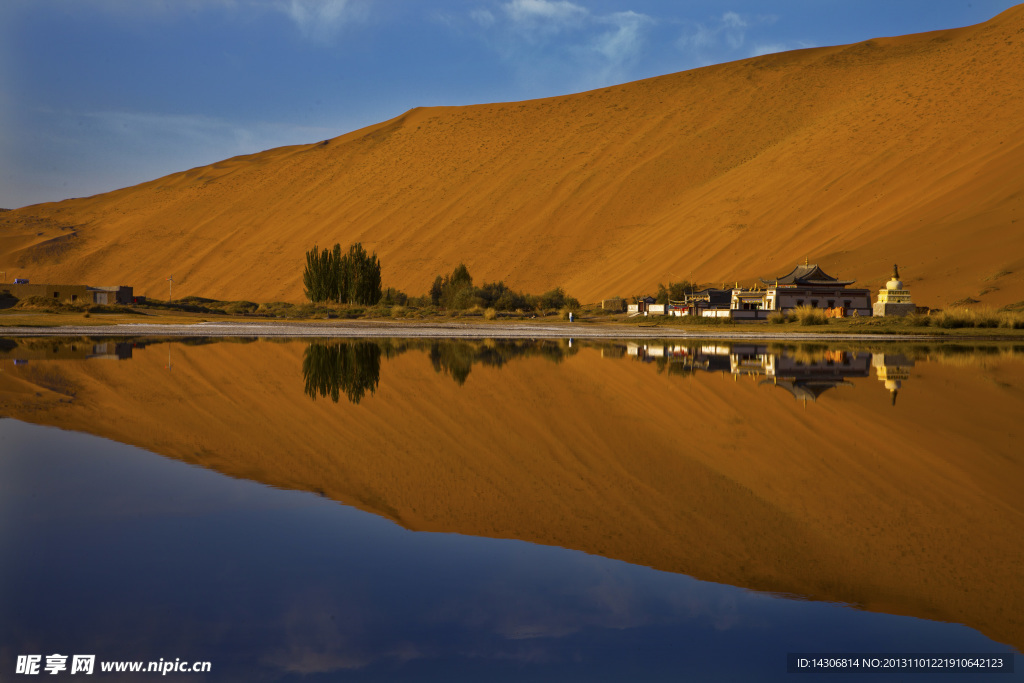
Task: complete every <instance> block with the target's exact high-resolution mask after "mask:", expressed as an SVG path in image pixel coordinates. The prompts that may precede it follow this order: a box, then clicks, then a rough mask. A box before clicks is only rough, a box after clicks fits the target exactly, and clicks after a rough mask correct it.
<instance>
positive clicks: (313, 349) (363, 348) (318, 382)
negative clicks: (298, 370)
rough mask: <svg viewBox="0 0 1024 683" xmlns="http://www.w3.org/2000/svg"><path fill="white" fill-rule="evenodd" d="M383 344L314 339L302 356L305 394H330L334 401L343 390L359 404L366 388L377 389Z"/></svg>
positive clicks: (310, 395)
mask: <svg viewBox="0 0 1024 683" xmlns="http://www.w3.org/2000/svg"><path fill="white" fill-rule="evenodd" d="M380 354H381V352H380V346H378V345H377V344H376V343H374V342H359V341H357V342H342V343H338V344H323V343H319V342H313V343H311V344H310V345H309V346H308V347H306V352H305V354H303V357H302V376H303V377H304V378H305V380H306V394H307V395H308V396H309V397H310V398H312V399H313V400H316V397H317V396H318V395H319V396H323V397H327V396H330V397H331V400H332V401H334V402H335V403H337V402H338V397H339V396H340V395H341V393H342V392H344V393H345V396H347V397H348V400H349V401H351V402H352V403H359V401H360V400H361V399H362V398H363V396H364V395H365V394H366V392H367V391H369V392H370V393H371V394H373V393H374V392H376V391H377V384H378V382H379V381H380Z"/></svg>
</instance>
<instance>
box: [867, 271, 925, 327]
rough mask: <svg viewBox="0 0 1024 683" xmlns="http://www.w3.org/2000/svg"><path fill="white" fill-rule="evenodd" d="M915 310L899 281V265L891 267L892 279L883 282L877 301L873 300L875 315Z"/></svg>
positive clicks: (906, 312)
mask: <svg viewBox="0 0 1024 683" xmlns="http://www.w3.org/2000/svg"><path fill="white" fill-rule="evenodd" d="M916 310H917V306H915V305H914V302H913V301H911V300H910V292H909V291H908V290H906V289H904V288H903V283H902V282H901V281H900V271H899V266H895V265H894V266H893V267H892V279H891V280H889V281H888V282H886V283H885V289H880V290H878V301H876V302H875V305H874V307H873V312H874V314H875V315H909V314H910V313H913V312H914V311H916Z"/></svg>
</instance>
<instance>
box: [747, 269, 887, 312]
mask: <svg viewBox="0 0 1024 683" xmlns="http://www.w3.org/2000/svg"><path fill="white" fill-rule="evenodd" d="M761 282H762V284H763V286H755V287H754V288H753V289H743V288H740V287H736V288H735V289H733V290H732V300H731V304H730V308H731V309H732V318H733V319H734V320H748V319H749V320H761V319H766V318H767V317H768V314H769V313H770V312H771V311H781V312H787V311H792V310H793V309H794V308H798V307H800V306H807V307H810V308H821V309H825V310H827V311H828V312H829V314H830V315H831V316H833V317H847V316H854V315H866V316H869V315H871V313H872V308H871V292H870V290H867V289H849V286H850V285H852V284H853V283H854V282H856V280H840V279H838V278H835V277H832V276H831V275H829V274H828V273H826V272H825V271H823V270H822V269H821V268H819V267H818V265H817V264H810V263H807V261H804V265H802V266H797V267H796V268H794V269H793V270H792V271H790V272H789V273H788V274H786V275H782V276H780V277H779V278H777V279H775V280H774V281H769V280H764V279H762V280H761Z"/></svg>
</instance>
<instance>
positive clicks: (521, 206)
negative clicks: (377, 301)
mask: <svg viewBox="0 0 1024 683" xmlns="http://www.w3.org/2000/svg"><path fill="white" fill-rule="evenodd" d="M1021 82H1024V7H1021V6H1018V7H1015V8H1012V9H1010V10H1008V11H1006V12H1004V13H1003V14H1001V15H999V16H997V17H995V18H994V19H992V20H990V21H989V22H986V23H984V24H980V25H977V26H971V27H966V28H959V29H953V30H948V31H938V32H932V33H926V34H919V35H912V36H905V37H898V38H881V39H875V40H869V41H866V42H863V43H858V44H854V45H847V46H837V47H825V48H816V49H808V50H800V51H795V52H787V53H782V54H774V55H767V56H763V57H758V58H754V59H748V60H743V61H738V62H732V63H728V64H722V65H716V66H710V67H706V68H702V69H696V70H692V71H686V72H682V73H677V74H671V75H667V76H662V77H658V78H652V79H647V80H643V81H638V82H635V83H629V84H625V85H620V86H615V87H609V88H603V89H600V90H595V91H591V92H585V93H580V94H574V95H567V96H563V97H555V98H548V99H542V100H535V101H528V102H510V103H496V104H485V105H476V106H466V107H434V108H421V109H414V110H411V111H409V112H406V113H405V114H403V115H401V116H399V117H397V118H395V119H393V120H391V121H386V122H382V123H380V124H377V125H375V126H370V127H368V128H365V129H362V130H359V131H355V132H352V133H348V134H346V135H342V136H340V137H337V138H334V139H331V140H325V141H321V142H316V143H313V144H309V145H299V146H293V147H285V148H279V149H273V150H268V151H266V152H261V153H258V154H252V155H248V156H241V157H236V158H232V159H227V160H224V161H221V162H218V163H215V164H211V165H209V166H205V167H200V168H195V169H191V170H189V171H185V172H183V173H178V174H174V175H170V176H167V177H165V178H160V179H158V180H154V181H152V182H148V183H143V184H141V185H138V186H135V187H130V188H125V189H122V190H118V191H115V192H111V193H107V194H103V195H97V196H95V197H89V198H84V199H73V200H67V201H63V202H58V203H53V204H43V205H37V206H31V207H25V208H22V209H18V210H15V211H10V212H4V213H3V214H2V215H0V262H2V263H3V264H5V269H6V270H7V271H8V273H9V274H10V273H12V272H15V271H16V273H17V275H20V276H27V277H30V278H31V279H32V280H34V281H36V282H47V281H49V282H87V283H90V284H102V285H112V284H131V285H133V286H134V287H135V288H136V292H137V293H140V294H145V295H148V296H164V295H165V294H166V291H167V284H166V281H165V278H166V277H168V276H169V275H173V276H174V278H175V292H176V293H178V294H180V295H187V294H194V295H200V296H212V297H216V298H221V299H248V300H263V301H270V300H290V301H298V300H300V299H301V298H302V285H301V277H300V274H301V269H302V264H303V254H304V252H305V250H306V249H308V248H309V247H310V246H311V245H313V244H314V243H317V244H320V245H321V246H323V245H330V244H333V243H334V242H341V243H342V244H348V243H351V242H354V241H361V242H362V243H363V244H364V245H365V246H366V247H367V248H369V249H371V250H375V251H376V252H377V253H378V254H379V256H380V258H381V261H382V263H383V267H384V272H383V275H384V279H385V282H386V284H389V285H392V286H397V287H399V288H401V289H403V290H405V291H407V292H409V293H412V294H420V293H423V292H425V291H426V290H427V289H428V287H429V284H430V282H431V281H432V280H433V277H434V275H436V274H437V273H440V272H448V271H450V270H451V269H452V268H453V267H454V266H455V265H456V264H458V263H459V262H465V263H466V265H467V266H468V267H469V269H470V271H471V273H473V275H474V276H475V277H476V278H477V280H499V279H500V280H504V281H505V282H506V283H507V284H509V285H511V286H513V287H516V288H519V289H524V290H527V291H533V292H541V291H545V290H547V289H550V288H552V287H555V286H563V287H565V288H566V290H567V291H568V292H569V293H571V294H573V295H574V296H577V297H579V298H580V299H582V300H584V301H595V300H598V299H600V298H603V297H608V296H617V295H621V296H631V295H634V294H638V293H642V292H650V291H653V289H654V287H655V285H656V283H657V282H659V281H662V282H667V281H669V280H676V281H678V280H682V279H691V280H696V281H699V282H705V283H715V284H721V283H723V282H726V281H728V282H732V281H735V280H745V281H748V282H749V281H751V280H752V279H753V278H757V277H766V278H771V277H773V276H777V275H779V274H782V273H786V272H788V271H789V270H790V269H791V268H792V266H793V264H794V263H797V262H803V260H804V259H805V258H810V259H811V260H813V261H816V262H818V263H820V264H821V265H822V266H823V267H825V269H826V270H827V271H828V272H830V273H832V274H834V275H839V276H841V277H850V278H856V279H857V281H858V283H859V284H860V285H861V286H867V287H871V288H877V287H881V286H882V284H883V283H884V281H885V280H886V279H887V277H888V274H889V272H891V268H892V263H893V262H897V263H899V264H900V265H901V272H903V273H904V277H905V281H906V282H907V283H908V285H909V286H910V289H911V291H912V293H913V295H914V297H915V299H916V300H917V302H918V303H920V304H924V305H929V306H933V307H934V306H939V307H941V306H944V305H947V304H948V303H950V302H952V301H955V300H958V299H963V298H965V297H973V298H975V299H979V300H981V301H983V302H987V303H991V304H993V305H1005V304H1008V303H1013V302H1016V301H1021V300H1024V230H1022V226H1024V222H1021V221H1022V220H1024V192H1022V187H1021V185H1022V178H1024V102H1022V99H1021V98H1020V97H1019V84H1020V83H1021Z"/></svg>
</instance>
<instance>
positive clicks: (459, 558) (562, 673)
mask: <svg viewBox="0 0 1024 683" xmlns="http://www.w3.org/2000/svg"><path fill="white" fill-rule="evenodd" d="M0 348H2V349H3V350H2V351H0V358H2V359H3V360H0V363H3V365H2V372H0V401H2V403H0V405H2V408H3V410H2V414H3V415H4V416H5V418H4V419H0V671H2V675H0V679H3V680H11V679H13V680H20V679H23V680H33V677H32V676H17V675H16V674H15V673H14V672H15V670H16V662H17V659H18V656H19V655H33V654H39V655H42V657H43V665H45V662H46V656H47V655H52V654H55V653H59V654H64V655H69V656H70V655H75V654H86V655H88V654H93V655H96V661H97V665H96V666H97V671H96V673H95V674H94V675H95V676H96V678H97V679H100V680H103V679H111V680H150V679H155V678H158V677H161V676H160V674H157V673H149V674H138V675H136V676H135V677H134V678H133V676H132V675H131V674H114V673H103V672H100V671H99V670H98V668H99V664H98V662H102V661H116V660H144V661H146V662H148V661H156V660H160V659H161V658H163V660H165V661H174V660H175V659H176V658H178V659H181V660H184V661H189V662H191V661H209V662H210V663H211V672H210V673H208V674H177V675H176V674H173V673H172V674H169V675H168V676H167V678H169V679H171V680H213V681H222V680H223V681H262V680H267V681H277V680H296V681H298V680H301V681H318V680H331V681H334V680H352V681H362V680H387V681H393V680H402V681H404V680H445V681H449V680H473V681H476V680H515V681H519V680H530V681H535V680H551V681H568V680H578V681H602V680H607V681H620V680H643V681H661V680H664V681H678V680H716V681H720V680H726V681H728V680H735V681H748V680H780V681H781V680H787V681H788V680H855V679H861V678H863V677H867V679H868V680H908V679H909V680H931V679H932V677H933V676H932V675H931V674H927V673H922V674H907V673H904V674H902V675H887V674H885V673H870V674H865V673H856V674H807V673H787V654H788V653H1014V652H1019V650H1020V648H1021V646H1022V640H1021V636H1022V629H1021V620H1020V616H1019V615H1020V614H1021V611H1020V609H1019V607H1020V606H1021V605H1022V603H1021V598H1020V595H1019V593H1020V591H1021V586H1020V582H1015V581H1014V578H1020V576H1021V574H1020V571H1021V570H1020V566H1021V565H1020V564H1019V563H1018V560H1019V559H1020V549H1019V545H1020V541H1019V539H1020V535H1019V532H1020V531H1022V530H1024V525H1022V517H1024V515H1022V508H1021V504H1020V502H1019V500H1015V498H1014V495H1013V491H1017V492H1018V493H1019V490H1020V489H1019V485H1020V484H1022V483H1024V481H1022V479H1021V472H1022V461H1021V457H1020V454H1019V452H1018V448H1017V447H1016V446H1017V444H1019V434H1020V430H1021V427H1020V426H1019V425H1018V424H1017V423H1016V422H1015V421H1014V420H1013V419H1012V418H1013V416H1014V415H1016V416H1017V417H1018V418H1019V416H1020V414H1024V413H1020V412H1017V411H1019V410H1020V407H1021V405H1022V401H1024V383H1022V379H1024V364H1022V362H1021V361H1022V359H1024V356H1022V355H1021V350H1020V349H1014V348H1012V347H982V348H950V347H927V346H903V347H892V348H879V347H877V346H876V347H874V348H866V347H865V348H830V347H791V348H782V347H778V348H776V347H767V346H758V345H730V344H727V343H720V344H701V345H696V346H685V345H680V344H678V343H671V344H633V343H626V342H608V343H601V344H591V345H581V344H579V343H571V342H569V341H568V340H565V341H562V342H537V343H533V342H508V343H494V342H483V341H481V342H457V343H445V342H430V341H426V342H424V341H402V340H390V341H387V342H379V343H378V342H322V343H320V342H313V343H310V342H308V341H292V342H286V343H280V342H273V343H272V342H263V341H252V340H249V341H244V342H243V341H239V340H232V341H228V342H210V343H201V344H182V343H180V342H174V343H169V342H160V341H152V340H151V341H143V340H136V341H133V342H120V343H115V342H113V341H110V342H106V341H102V340H100V341H95V340H81V341H77V342H74V343H71V342H54V341H48V340H29V341H24V340H19V341H17V342H14V341H8V342H0ZM604 391H607V392H608V394H607V395H604V394H603V393H602V392H604ZM951 406H962V408H961V414H960V415H959V416H954V415H948V414H947V415H945V416H943V414H942V413H943V412H944V411H950V410H951V408H950V407H951ZM510 425H511V426H510ZM964 425H974V427H973V429H975V430H976V431H975V432H974V433H971V429H972V428H970V427H965V426H964ZM766 458H770V459H771V460H772V461H771V462H767V463H766V462H765V459H766ZM759 468H763V471H762V470H761V469H759ZM899 473H906V474H905V476H907V477H908V480H909V481H914V482H916V484H915V486H913V487H911V486H909V485H907V483H906V481H904V480H902V479H899V477H900V476H904V475H901V474H899ZM787 482H793V483H792V488H791V489H789V488H787ZM808 487H814V488H815V490H813V491H807V490H806V489H807V488H808ZM869 487H870V492H867V489H868V488H869ZM292 489H299V490H292ZM908 489H913V490H908ZM950 491H956V492H957V493H956V494H950ZM819 501H824V503H819ZM819 504H821V507H820V508H819V507H816V505H819ZM648 506H649V507H648ZM880 507H881V508H884V509H883V510H882V511H881V512H878V509H879V508H880ZM744 511H746V512H744ZM833 513H834V516H835V519H832V518H831V516H832V515H833ZM890 522H891V524H890ZM954 522H955V523H954ZM777 527H781V529H782V531H783V532H784V533H780V534H778V536H777V537H776V535H774V534H773V533H772V529H773V528H777ZM840 534H842V535H843V537H842V538H837V537H838V536H839V535H840ZM528 541H532V542H528ZM954 544H955V545H954ZM965 553H966V554H969V555H970V561H962V558H961V557H958V556H959V555H963V554H965ZM688 574H691V575H692V576H691V575H688ZM694 576H696V577H697V578H694ZM702 578H703V579H709V580H699V579H702ZM730 582H732V583H734V584H736V585H729V583H730ZM69 663H70V657H69ZM1015 664H1016V673H1002V674H992V675H991V676H985V677H983V680H995V681H998V680H1021V679H1022V678H1024V675H1022V673H1024V669H1022V666H1024V663H1022V660H1021V657H1020V655H1019V654H1018V655H1016V662H1015ZM63 673H64V675H66V677H67V678H68V679H72V680H77V679H78V678H79V675H76V676H71V675H67V674H68V672H67V671H65V672H63ZM40 675H45V676H46V677H47V679H49V678H50V676H49V675H47V674H45V673H43V674H40ZM54 678H57V677H56V676H54ZM977 679H978V674H977V673H976V672H972V673H965V674H953V673H946V674H942V675H941V676H939V677H938V680H949V681H968V680H977Z"/></svg>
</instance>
